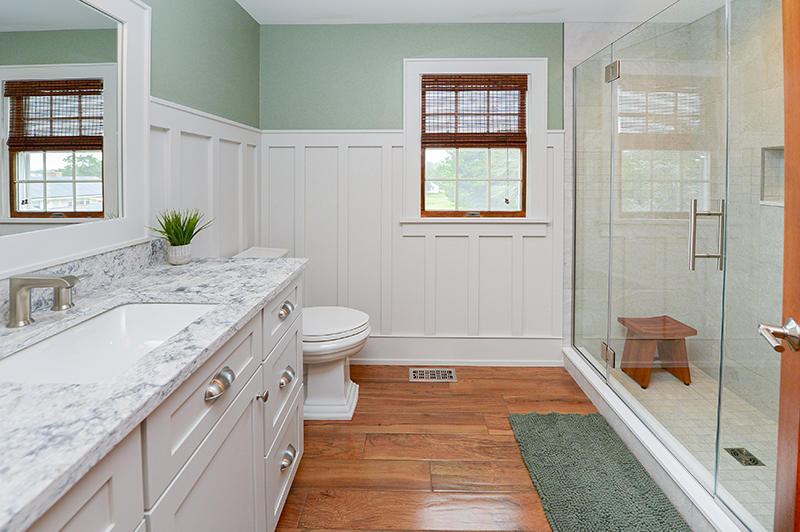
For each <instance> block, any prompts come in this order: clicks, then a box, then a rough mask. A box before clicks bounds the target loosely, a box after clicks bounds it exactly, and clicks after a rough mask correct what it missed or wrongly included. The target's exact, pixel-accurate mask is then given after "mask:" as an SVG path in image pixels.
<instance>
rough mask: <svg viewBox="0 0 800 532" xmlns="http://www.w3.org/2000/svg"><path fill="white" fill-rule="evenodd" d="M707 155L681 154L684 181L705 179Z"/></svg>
mask: <svg viewBox="0 0 800 532" xmlns="http://www.w3.org/2000/svg"><path fill="white" fill-rule="evenodd" d="M705 160H706V156H705V154H703V153H701V152H699V151H683V152H681V167H682V170H683V173H682V175H681V177H682V179H684V180H688V181H695V180H699V179H707V178H706V177H705Z"/></svg>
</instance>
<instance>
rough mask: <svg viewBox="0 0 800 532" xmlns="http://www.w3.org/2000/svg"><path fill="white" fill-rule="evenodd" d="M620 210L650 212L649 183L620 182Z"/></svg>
mask: <svg viewBox="0 0 800 532" xmlns="http://www.w3.org/2000/svg"><path fill="white" fill-rule="evenodd" d="M622 210H623V211H625V212H650V182H649V181H629V180H623V181H622Z"/></svg>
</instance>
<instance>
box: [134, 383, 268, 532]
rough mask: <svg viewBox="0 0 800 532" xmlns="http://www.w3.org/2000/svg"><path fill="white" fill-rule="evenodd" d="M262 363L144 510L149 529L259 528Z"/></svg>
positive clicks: (255, 531) (262, 517)
mask: <svg viewBox="0 0 800 532" xmlns="http://www.w3.org/2000/svg"><path fill="white" fill-rule="evenodd" d="M261 378H262V377H261V369H259V370H258V372H256V374H255V375H254V376H253V378H252V379H250V381H249V382H248V383H247V386H245V387H244V389H243V390H242V393H241V394H239V396H238V397H237V398H236V400H235V401H234V402H233V403H232V404H231V406H230V408H228V410H227V411H226V412H225V414H224V415H223V416H222V417H221V418H220V420H219V423H217V424H216V425H215V426H214V428H213V429H212V430H211V432H209V434H208V437H207V438H206V439H205V440H203V442H202V443H201V444H200V446H199V447H198V448H197V451H195V453H194V454H193V455H192V456H191V458H190V459H189V461H188V462H187V463H186V465H185V466H184V467H183V469H181V470H180V472H179V473H178V475H177V476H176V477H175V479H174V480H173V481H172V483H170V485H169V487H167V489H166V491H165V492H164V495H163V496H162V497H161V498H159V499H158V501H156V503H155V506H153V509H152V510H151V511H149V512H147V513H146V514H145V517H146V519H147V527H148V528H147V529H148V531H149V532H198V531H206V530H230V531H236V532H262V531H263V530H264V528H265V527H266V522H265V521H266V514H265V512H264V507H263V505H264V502H263V501H264V497H265V491H264V471H263V470H262V469H260V467H259V465H260V462H261V460H263V458H262V457H261V452H260V451H261V448H262V445H263V444H262V443H261V442H262V440H263V438H264V425H263V417H262V412H261V401H259V400H257V399H256V395H257V394H258V392H259V390H260V388H261Z"/></svg>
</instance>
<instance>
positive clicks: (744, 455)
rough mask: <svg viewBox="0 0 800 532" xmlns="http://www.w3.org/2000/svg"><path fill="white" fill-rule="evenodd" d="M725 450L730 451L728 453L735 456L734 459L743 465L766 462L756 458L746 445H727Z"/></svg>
mask: <svg viewBox="0 0 800 532" xmlns="http://www.w3.org/2000/svg"><path fill="white" fill-rule="evenodd" d="M725 450H726V451H728V454H730V455H731V456H733V458H734V460H736V461H737V462H739V463H740V464H742V465H743V466H751V465H761V466H763V465H764V462H762V461H761V460H759V459H758V458H756V457H755V456H754V455H753V453H751V452H750V451H748V450H747V449H745V448H744V447H725Z"/></svg>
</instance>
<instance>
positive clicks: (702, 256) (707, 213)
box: [689, 199, 725, 271]
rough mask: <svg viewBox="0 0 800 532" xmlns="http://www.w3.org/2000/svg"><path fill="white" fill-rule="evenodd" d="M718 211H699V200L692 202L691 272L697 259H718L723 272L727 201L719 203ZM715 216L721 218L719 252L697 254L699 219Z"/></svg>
mask: <svg viewBox="0 0 800 532" xmlns="http://www.w3.org/2000/svg"><path fill="white" fill-rule="evenodd" d="M717 204H718V207H717V210H716V211H698V210H697V200H696V199H693V200H692V206H691V212H690V213H689V271H694V265H695V259H717V269H718V270H720V271H722V266H723V257H724V256H725V200H724V199H722V200H718V201H717ZM698 216H715V217H717V218H719V222H718V224H719V225H718V227H717V237H718V242H717V252H716V253H697V217H698Z"/></svg>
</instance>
